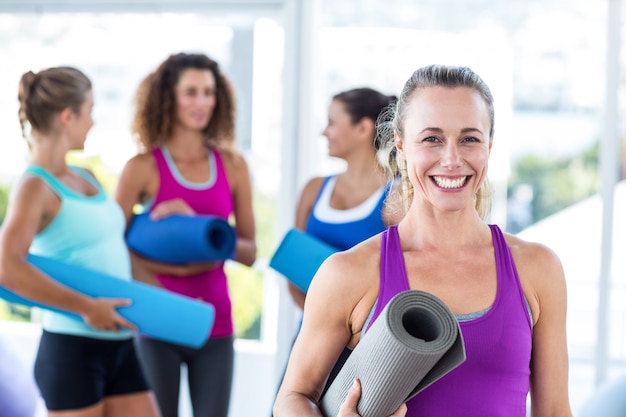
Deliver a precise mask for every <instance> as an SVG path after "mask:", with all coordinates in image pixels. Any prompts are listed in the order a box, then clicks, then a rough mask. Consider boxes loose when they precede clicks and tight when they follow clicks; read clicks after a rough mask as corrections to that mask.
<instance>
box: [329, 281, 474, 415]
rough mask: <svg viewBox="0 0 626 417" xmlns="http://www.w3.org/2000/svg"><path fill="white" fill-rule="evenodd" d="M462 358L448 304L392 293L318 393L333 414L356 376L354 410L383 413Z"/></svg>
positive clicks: (429, 296)
mask: <svg viewBox="0 0 626 417" xmlns="http://www.w3.org/2000/svg"><path fill="white" fill-rule="evenodd" d="M464 361H465V348H464V345H463V338H462V335H461V331H460V328H459V325H458V323H457V321H456V318H455V317H454V315H453V314H452V312H451V311H450V310H449V308H448V307H447V306H446V305H445V304H444V303H443V302H442V301H441V300H440V299H438V298H437V297H435V296H434V295H432V294H429V293H426V292H423V291H416V290H409V291H404V292H401V293H399V294H397V295H396V296H395V297H394V298H392V299H391V301H390V302H389V304H387V306H386V307H385V308H384V310H383V311H382V313H381V315H380V316H379V317H378V319H377V320H376V321H375V322H374V323H373V324H372V326H371V327H370V329H369V330H368V331H367V333H365V335H363V337H362V338H361V340H360V341H359V343H358V344H357V345H356V348H355V349H354V351H353V352H352V354H351V355H350V357H349V358H348V360H347V361H346V363H345V364H344V366H343V367H342V368H341V370H340V371H339V373H338V374H337V377H336V378H335V380H334V381H333V383H332V384H331V386H330V387H329V388H328V391H327V392H326V394H325V395H324V397H322V399H321V404H320V408H321V410H322V413H323V414H324V415H325V416H327V417H335V416H337V415H338V413H339V408H340V407H341V404H342V403H343V401H344V399H345V398H346V396H347V394H348V391H349V390H350V387H351V386H352V384H353V383H354V380H355V379H359V381H360V383H361V387H362V393H361V399H360V400H359V403H358V407H357V410H358V413H359V415H360V416H362V417H387V416H390V415H392V414H393V413H394V412H395V411H397V410H398V407H400V406H401V405H402V404H403V403H405V402H406V401H407V400H409V399H410V398H412V397H413V396H415V395H417V394H418V393H419V392H420V391H422V390H423V389H424V388H426V387H427V386H429V385H430V384H432V383H433V382H435V381H436V380H438V379H439V378H441V377H442V376H444V375H445V374H447V373H448V372H450V371H451V370H452V369H454V368H455V367H457V366H458V365H460V364H461V363H463V362H464Z"/></svg>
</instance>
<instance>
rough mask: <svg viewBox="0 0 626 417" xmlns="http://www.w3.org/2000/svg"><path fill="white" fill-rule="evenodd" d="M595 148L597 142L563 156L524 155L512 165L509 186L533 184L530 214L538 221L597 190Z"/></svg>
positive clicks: (596, 151)
mask: <svg viewBox="0 0 626 417" xmlns="http://www.w3.org/2000/svg"><path fill="white" fill-rule="evenodd" d="M598 151H599V145H598V144H597V143H596V144H595V145H593V146H592V147H590V148H589V149H586V150H584V151H583V152H581V153H579V154H576V155H574V156H571V157H566V158H562V159H556V160H555V159H553V158H543V157H540V156H537V155H527V156H524V157H522V158H520V159H519V160H518V161H517V163H516V164H515V165H514V167H513V173H512V175H511V178H510V180H509V190H512V189H514V188H515V187H516V186H517V185H521V184H527V185H530V186H531V187H532V189H533V200H532V204H531V207H532V216H533V219H534V221H539V220H541V219H543V218H545V217H548V216H550V215H551V214H554V213H556V212H558V211H560V210H563V209H564V208H566V207H568V206H570V205H572V204H574V203H576V202H579V201H581V200H583V199H585V198H587V197H590V196H591V195H593V194H595V193H597V192H598V187H599V173H598Z"/></svg>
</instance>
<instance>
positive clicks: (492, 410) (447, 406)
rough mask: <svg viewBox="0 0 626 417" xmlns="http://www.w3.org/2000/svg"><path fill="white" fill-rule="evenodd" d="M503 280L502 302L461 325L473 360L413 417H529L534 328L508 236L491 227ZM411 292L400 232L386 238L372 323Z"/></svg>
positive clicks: (430, 394) (413, 410)
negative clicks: (396, 298)
mask: <svg viewBox="0 0 626 417" xmlns="http://www.w3.org/2000/svg"><path fill="white" fill-rule="evenodd" d="M489 227H490V228H491V234H492V238H493V246H494V255H495V261H496V270H497V276H498V278H497V279H498V281H497V282H498V283H497V285H498V288H497V291H496V298H495V301H494V303H493V305H492V306H491V308H489V310H488V311H487V312H485V313H484V314H482V315H479V316H478V317H477V318H474V319H470V320H467V321H460V322H459V324H460V327H461V333H462V335H463V341H464V342H465V350H466V356H467V360H466V361H465V362H464V363H463V364H461V365H460V366H459V367H458V368H455V369H454V370H452V371H451V372H450V373H448V374H446V375H445V376H444V377H443V378H441V379H439V380H438V381H436V382H434V383H433V384H432V385H430V386H429V387H427V388H426V389H425V390H424V391H422V392H421V393H419V394H418V395H417V396H415V397H414V398H412V399H411V400H409V402H408V403H407V406H408V412H407V414H406V415H407V417H435V416H436V417H458V416H464V417H486V416H489V417H525V416H526V397H527V395H528V390H529V384H530V354H531V347H532V324H531V320H530V316H529V313H528V307H527V303H526V299H525V298H524V293H523V291H522V287H521V284H520V281H519V276H518V274H517V269H516V267H515V263H514V261H513V258H512V256H511V252H510V250H509V247H508V245H507V243H506V240H505V238H504V235H503V234H502V232H501V231H500V229H499V228H498V227H497V226H495V225H490V226H489ZM408 289H409V284H408V279H407V274H406V268H405V264H404V257H403V255H402V248H401V247H400V239H399V236H398V230H397V226H395V225H394V226H391V227H390V228H389V229H388V230H387V231H386V232H384V233H383V236H382V244H381V259H380V292H379V296H378V301H377V304H376V307H375V309H374V313H373V316H372V319H371V321H370V323H369V326H371V323H372V322H373V321H374V320H375V319H376V317H378V316H379V315H380V313H381V312H382V309H383V308H384V306H385V305H386V304H387V303H388V302H389V300H390V299H391V298H392V297H393V296H394V295H395V294H397V293H399V292H401V291H405V290H408Z"/></svg>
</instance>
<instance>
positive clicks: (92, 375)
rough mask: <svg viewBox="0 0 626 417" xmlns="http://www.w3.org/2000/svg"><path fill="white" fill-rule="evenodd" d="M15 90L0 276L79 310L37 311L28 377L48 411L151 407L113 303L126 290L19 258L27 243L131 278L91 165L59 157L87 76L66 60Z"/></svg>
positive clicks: (82, 127)
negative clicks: (83, 287)
mask: <svg viewBox="0 0 626 417" xmlns="http://www.w3.org/2000/svg"><path fill="white" fill-rule="evenodd" d="M18 98H19V101H20V111H19V118H20V123H21V125H22V129H23V132H24V137H25V138H26V139H27V140H28V142H29V146H30V153H31V158H30V165H29V167H28V168H27V170H26V172H25V173H24V175H23V176H22V178H21V179H20V181H19V183H18V184H17V185H16V187H15V190H14V192H13V193H12V197H11V200H10V202H9V207H8V210H7V216H6V218H5V221H4V223H3V225H2V229H1V231H0V284H1V285H2V286H4V287H6V288H7V289H9V290H11V291H13V292H15V293H16V294H18V295H20V296H22V297H25V298H27V299H30V300H32V301H34V302H37V303H40V304H45V305H49V306H51V307H55V308H57V309H60V310H67V311H70V312H74V313H76V314H77V315H78V316H80V317H81V318H82V320H81V319H79V318H74V317H71V316H69V315H64V314H59V313H51V312H46V313H44V319H43V324H42V327H43V333H42V336H41V340H40V344H39V350H38V353H37V357H36V360H35V379H36V382H37V384H38V387H39V391H40V393H41V396H42V397H43V399H44V401H45V403H46V408H47V409H48V416H50V417H54V416H58V415H63V416H64V417H84V416H89V417H97V416H102V417H104V416H106V417H124V416H129V415H136V416H147V417H158V416H160V413H159V411H158V409H157V407H156V401H155V399H154V396H153V394H152V393H151V392H150V390H149V388H148V385H147V383H146V381H145V378H144V375H143V371H142V369H141V366H140V364H139V361H138V359H137V356H136V354H135V349H134V346H133V344H132V335H133V331H134V330H136V327H135V325H134V324H133V323H130V322H128V321H127V320H125V319H124V318H123V317H122V316H121V315H120V314H118V313H117V311H116V308H117V307H123V306H125V305H128V303H129V300H126V299H106V298H92V297H89V296H86V295H84V294H82V293H79V292H76V291H74V290H72V289H70V288H68V287H65V286H62V285H60V284H58V283H57V282H56V281H55V280H53V279H52V278H50V277H49V276H47V275H46V274H45V273H44V272H43V271H41V270H39V269H37V268H35V267H34V266H33V265H31V264H30V263H29V262H28V261H27V255H28V254H29V252H31V253H36V254H38V255H40V256H45V257H49V258H53V259H56V260H59V261H62V262H66V263H68V264H73V265H79V266H83V267H86V268H89V269H93V270H95V271H98V272H103V273H107V274H111V275H114V276H116V277H119V278H120V279H126V280H130V279H132V277H131V263H130V257H129V253H128V249H127V247H126V244H125V242H124V229H125V220H124V216H123V214H122V211H121V209H120V207H119V205H117V203H116V202H115V201H114V200H113V199H111V198H109V197H108V196H107V195H106V193H105V192H104V190H103V189H102V187H101V186H100V184H99V183H98V181H97V180H96V179H95V178H94V177H93V175H91V173H88V172H87V171H85V170H83V169H80V168H77V167H71V166H68V165H67V164H66V162H65V157H66V154H67V152H68V151H71V150H81V149H83V146H84V143H85V139H86V135H87V132H88V131H89V129H90V128H91V127H92V125H93V121H92V118H91V110H92V107H93V96H92V89H91V82H90V80H89V79H88V78H87V77H86V76H85V75H84V74H83V73H82V72H80V71H79V70H77V69H75V68H70V67H56V68H49V69H46V70H43V71H40V72H39V73H36V74H35V73H33V72H30V71H29V72H27V73H25V74H24V75H23V76H22V78H21V81H20V88H19V96H18ZM142 277H143V279H145V280H146V281H148V282H152V283H156V281H154V279H153V277H152V276H151V275H149V274H145V275H143V276H142Z"/></svg>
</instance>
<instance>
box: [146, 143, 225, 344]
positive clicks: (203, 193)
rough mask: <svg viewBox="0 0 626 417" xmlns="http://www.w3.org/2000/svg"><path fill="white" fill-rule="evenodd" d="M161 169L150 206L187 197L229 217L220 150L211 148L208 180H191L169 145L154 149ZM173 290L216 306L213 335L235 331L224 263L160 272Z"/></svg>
mask: <svg viewBox="0 0 626 417" xmlns="http://www.w3.org/2000/svg"><path fill="white" fill-rule="evenodd" d="M152 154H153V156H154V159H155V161H156V165H157V168H158V170H159V191H158V192H157V195H156V196H155V198H154V202H153V203H152V205H151V207H150V209H152V208H153V207H155V206H156V205H157V204H159V203H161V202H163V201H167V200H171V199H174V198H180V199H183V200H185V201H186V202H187V204H189V206H190V207H191V208H192V209H193V210H194V211H195V212H196V213H198V214H207V215H212V216H219V217H223V218H225V219H227V218H228V217H229V216H230V214H231V213H232V211H233V206H232V196H231V190H230V185H229V183H228V178H227V177H226V171H225V169H224V165H223V163H222V157H221V155H220V153H219V152H218V151H217V150H215V149H212V150H209V151H208V158H209V166H210V169H211V176H210V178H209V181H207V182H206V183H194V182H190V181H187V180H186V179H185V178H184V177H183V176H182V175H181V174H180V172H179V171H178V169H177V168H176V165H175V164H174V161H173V160H172V158H171V156H170V154H169V152H168V151H167V149H166V148H165V147H163V148H157V149H154V150H153V151H152ZM157 278H158V279H159V281H160V282H161V284H163V286H164V287H165V288H167V289H168V290H170V291H173V292H175V293H178V294H184V295H187V296H189V297H192V298H196V299H202V300H204V301H206V302H208V303H211V304H213V306H215V322H214V324H213V329H212V330H211V335H210V336H211V337H224V336H231V335H232V334H233V321H232V312H231V301H230V294H229V291H228V282H227V279H226V273H225V272H224V265H223V264H222V265H220V267H218V268H216V269H214V270H212V271H207V272H203V273H200V274H197V275H189V276H185V277H176V276H169V275H159V276H157Z"/></svg>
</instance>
